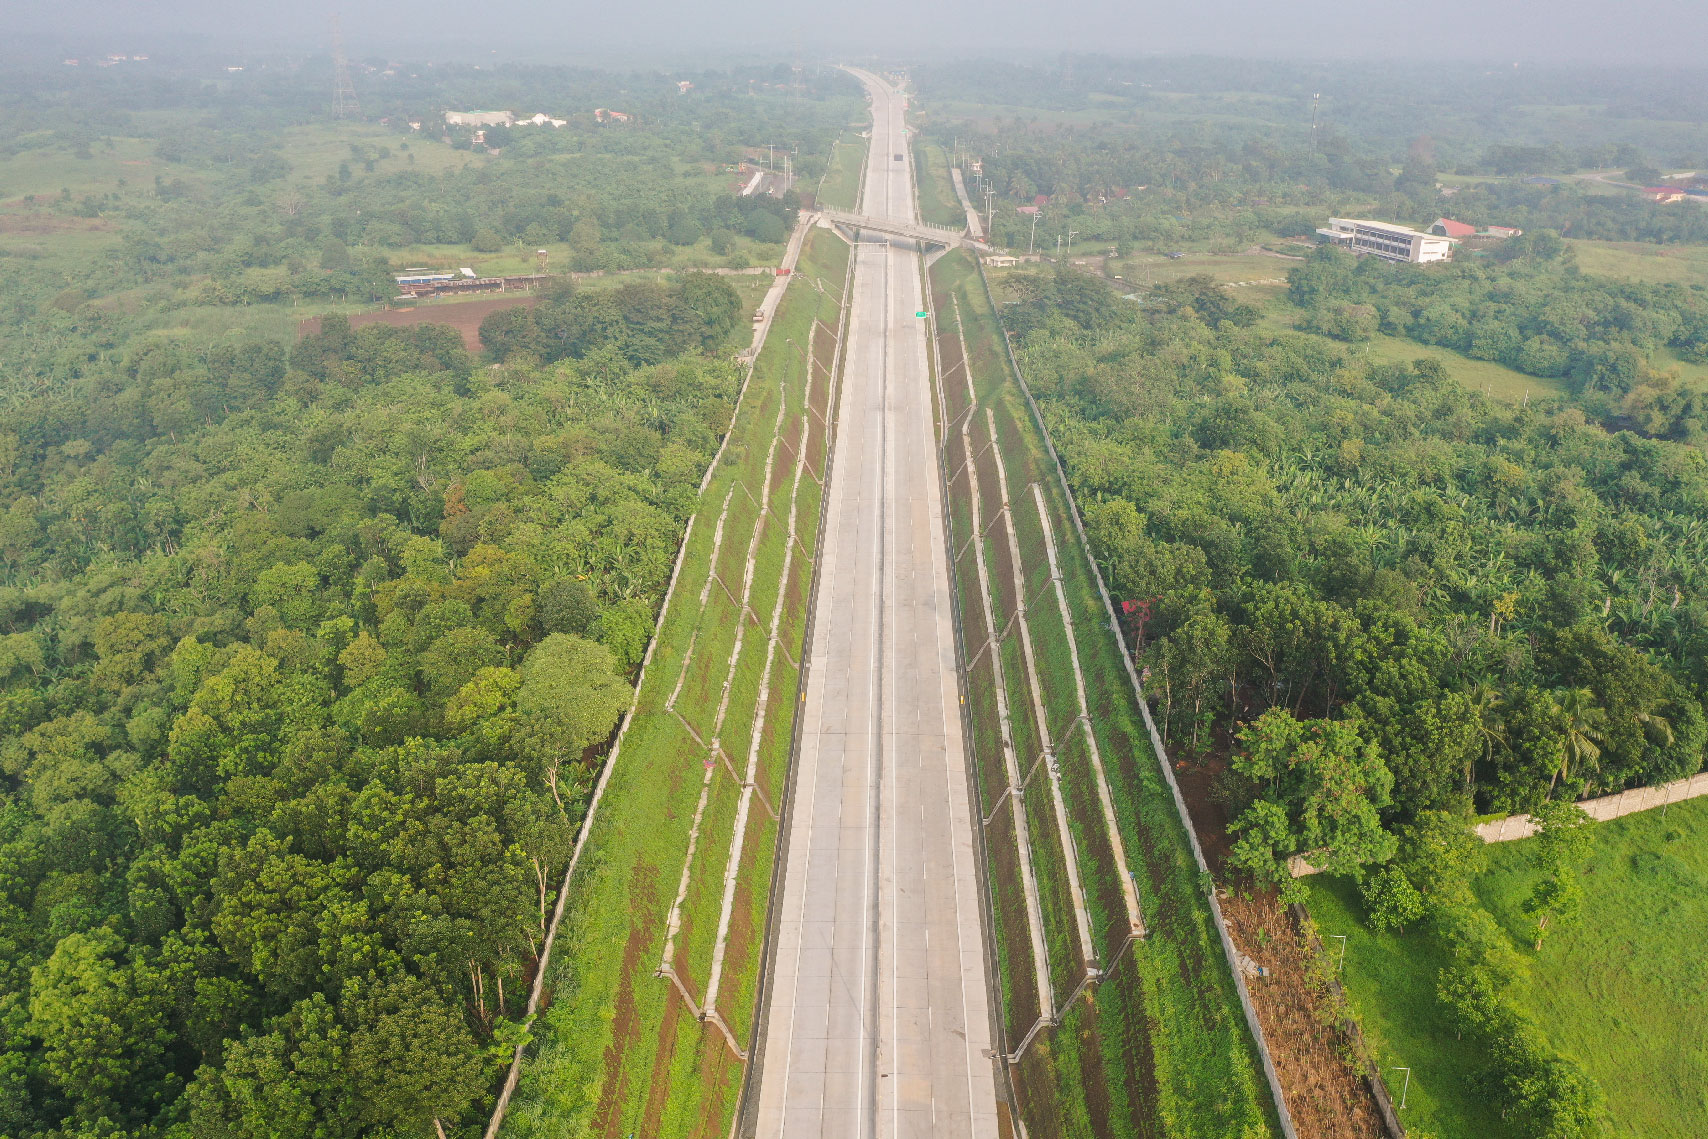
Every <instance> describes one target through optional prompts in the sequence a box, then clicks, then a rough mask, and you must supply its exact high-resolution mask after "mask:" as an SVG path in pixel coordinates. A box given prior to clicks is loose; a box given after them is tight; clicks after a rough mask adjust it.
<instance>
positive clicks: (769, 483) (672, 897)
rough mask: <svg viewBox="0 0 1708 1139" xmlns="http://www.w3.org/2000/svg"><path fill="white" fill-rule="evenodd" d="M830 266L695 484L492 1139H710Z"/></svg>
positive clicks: (757, 926)
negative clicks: (515, 1080) (543, 997)
mask: <svg viewBox="0 0 1708 1139" xmlns="http://www.w3.org/2000/svg"><path fill="white" fill-rule="evenodd" d="M848 266H849V259H848V248H847V246H846V244H845V243H843V242H842V241H841V239H840V238H838V237H836V236H835V235H834V234H833V233H830V232H829V231H815V232H814V234H813V235H812V236H811V237H809V239H808V244H807V246H806V249H805V250H804V251H803V254H802V257H801V262H800V267H799V276H798V279H797V281H796V284H795V285H793V286H791V288H790V289H789V291H788V292H787V293H786V294H785V296H784V299H783V302H782V306H781V308H780V309H779V311H778V314H777V316H776V318H775V323H774V324H773V326H772V329H771V332H770V335H769V337H768V339H767V342H766V347H765V350H764V352H763V353H761V355H760V357H759V359H758V360H757V361H756V363H755V366H754V371H753V374H752V376H751V377H750V378H749V380H748V383H747V386H746V388H745V389H744V391H743V394H742V400H741V403H740V405H739V407H738V409H737V413H736V418H735V422H734V424H733V426H732V427H731V434H730V438H729V440H728V442H727V445H726V447H725V449H724V451H723V452H722V460H721V461H720V463H719V464H718V465H717V466H715V467H714V468H713V469H712V470H711V471H710V472H709V473H708V476H707V482H706V485H705V486H704V487H703V489H702V491H701V498H700V503H701V506H700V511H699V513H698V514H697V515H696V517H695V519H694V521H693V523H691V525H690V527H689V530H688V534H687V537H686V539H685V546H684V549H683V551H682V557H681V562H680V566H679V569H678V575H677V578H676V580H675V582H674V584H673V587H672V590H671V593H670V595H669V597H668V598H667V599H666V601H665V608H664V612H663V614H662V616H661V618H660V623H659V627H658V632H657V634H656V637H655V640H654V644H653V647H652V654H651V656H650V658H649V663H648V665H647V667H646V669H645V671H644V673H643V678H642V682H641V687H640V691H639V693H638V695H637V699H636V706H635V709H634V712H633V714H632V715H631V717H630V719H629V722H628V725H627V727H626V729H625V731H624V735H623V738H622V740H621V743H620V745H619V752H618V753H617V754H618V757H619V760H620V761H619V760H614V761H613V765H612V767H611V769H610V771H609V773H608V783H607V786H606V790H605V797H604V804H603V811H602V813H601V814H600V816H599V817H598V820H597V821H596V823H595V824H594V825H593V829H592V831H591V832H590V833H589V836H588V840H587V851H586V855H587V857H586V860H585V862H584V863H583V868H582V869H581V870H580V871H579V872H578V876H577V878H576V880H575V881H574V883H573V884H572V887H571V889H572V894H571V897H570V901H569V906H568V909H567V910H566V912H565V914H564V918H563V922H562V925H561V927H560V930H559V935H558V936H559V938H560V945H559V948H558V951H557V954H556V955H555V956H554V957H553V958H552V961H551V964H550V966H549V967H548V973H547V976H546V988H547V992H548V994H549V996H550V998H551V999H550V1003H549V1004H548V1005H547V1006H546V1007H545V1008H544V1010H543V1011H542V1013H541V1014H540V1016H539V1018H538V1019H537V1022H536V1024H535V1025H534V1028H533V1032H534V1035H535V1038H536V1039H537V1040H538V1044H537V1045H536V1046H535V1047H534V1050H533V1052H532V1054H531V1055H530V1056H529V1057H528V1058H527V1061H526V1063H525V1065H524V1068H523V1077H522V1080H521V1083H520V1085H519V1087H518V1089H517V1094H516V1097H515V1099H514V1100H513V1101H512V1104H511V1106H510V1110H509V1113H508V1115H507V1116H506V1119H505V1124H504V1126H505V1129H506V1132H507V1133H508V1134H512V1135H519V1136H520V1135H527V1136H532V1135H546V1134H551V1135H557V1134H562V1133H564V1132H569V1133H574V1134H581V1133H588V1134H599V1135H628V1134H630V1133H635V1134H644V1135H648V1136H678V1135H681V1136H689V1135H706V1136H714V1135H715V1136H722V1135H725V1134H727V1133H728V1130H729V1124H730V1120H731V1118H732V1117H733V1114H734V1111H735V1109H736V1106H737V1100H738V1098H739V1095H740V1088H741V1084H742V1081H743V1078H744V1076H745V1068H746V1062H747V1056H748V1054H749V1052H750V1050H751V1045H752V1042H753V1029H754V1003H755V994H756V987H757V974H758V970H759V964H760V958H761V956H762V944H761V943H762V940H763V931H764V929H765V926H766V918H767V912H768V910H767V908H768V905H769V901H770V885H771V878H772V870H773V862H774V855H775V851H776V846H777V837H778V836H777V829H778V816H779V812H780V811H781V808H782V801H783V797H784V793H785V789H786V782H787V772H788V761H789V750H790V747H791V745H792V741H793V715H794V707H795V703H796V701H797V700H798V698H799V697H798V680H799V662H800V659H801V653H802V646H803V641H804V637H805V630H806V620H807V598H808V594H809V592H810V589H811V578H812V569H813V556H814V550H815V548H816V540H817V531H818V520H819V502H820V498H821V491H822V487H821V485H820V480H821V479H822V472H823V471H824V469H825V454H826V451H827V449H828V447H829V444H830V435H829V432H828V424H826V423H825V422H824V421H823V418H822V410H821V409H822V408H825V407H828V406H830V405H831V402H832V397H833V394H834V393H833V390H832V389H833V387H834V380H835V369H836V363H837V358H838V355H839V351H840V343H839V339H838V338H839V335H840V329H841V313H842V306H841V303H840V300H839V293H840V290H839V289H838V288H837V286H838V284H839V283H842V282H845V281H846V278H847V272H848ZM821 281H822V282H825V286H823V287H820V286H819V285H818V284H817V282H821ZM826 356H828V359H827V358H826ZM815 405H816V406H815Z"/></svg>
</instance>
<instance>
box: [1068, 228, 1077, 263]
mask: <svg viewBox="0 0 1708 1139" xmlns="http://www.w3.org/2000/svg"><path fill="white" fill-rule="evenodd" d="M1078 236H1079V230H1077V229H1070V230H1068V250H1067V252H1068V256H1069V257H1072V256H1073V239H1074V238H1076V237H1078Z"/></svg>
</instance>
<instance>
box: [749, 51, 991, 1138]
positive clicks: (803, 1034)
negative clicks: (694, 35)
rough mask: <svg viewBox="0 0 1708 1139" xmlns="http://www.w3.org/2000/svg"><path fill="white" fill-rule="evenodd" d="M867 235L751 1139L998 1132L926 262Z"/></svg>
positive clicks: (887, 154)
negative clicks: (923, 274)
mask: <svg viewBox="0 0 1708 1139" xmlns="http://www.w3.org/2000/svg"><path fill="white" fill-rule="evenodd" d="M856 74H857V75H858V76H859V77H860V79H861V81H862V82H863V83H865V84H866V86H867V90H868V93H869V94H870V95H871V96H872V102H873V119H874V121H873V131H872V145H871V149H870V153H869V156H868V166H867V173H866V181H865V188H864V191H863V198H862V202H861V212H862V213H864V214H867V215H869V216H876V217H891V218H897V219H901V220H917V211H916V208H915V204H914V196H913V176H912V157H911V155H912V152H911V150H910V148H909V147H908V145H907V139H906V138H905V136H904V134H903V122H902V117H903V112H904V109H905V104H904V101H903V99H902V98H901V97H900V96H899V95H898V94H897V93H896V92H894V91H892V90H891V89H890V88H889V87H888V86H886V85H885V84H884V83H883V82H882V81H881V80H879V79H877V78H876V77H875V76H871V75H868V74H865V73H856ZM898 154H900V155H902V156H903V158H902V159H901V160H900V161H898V160H897V159H896V157H895V156H896V155H898ZM868 240H869V241H870V242H871V243H866V242H862V243H861V244H860V245H858V246H857V247H856V250H855V256H856V259H855V272H854V282H853V285H852V288H853V289H854V297H853V304H852V306H851V309H850V314H849V342H848V349H847V357H846V366H845V371H844V378H843V387H842V396H841V400H840V403H839V406H838V411H837V415H838V423H839V426H838V436H837V442H836V453H835V459H834V462H833V466H832V470H831V487H830V496H829V499H828V502H827V505H826V511H827V514H826V530H825V547H824V550H823V553H822V556H821V559H820V562H819V564H818V568H817V572H818V574H819V575H820V582H819V593H818V601H817V611H816V615H815V618H814V633H813V644H812V647H811V655H810V660H811V666H810V673H809V678H808V683H807V687H806V691H805V693H804V696H805V700H806V707H805V709H804V712H803V718H802V737H801V742H800V754H799V766H798V768H797V770H796V773H795V778H796V780H797V784H796V788H797V789H796V792H795V796H796V799H795V805H794V811H793V815H792V817H791V819H790V831H789V848H788V862H787V865H786V867H785V869H784V880H783V896H782V902H781V906H782V910H781V914H780V916H779V926H778V941H777V946H776V956H775V962H774V972H773V974H772V979H771V986H772V988H771V999H770V1005H769V1016H768V1019H767V1021H766V1024H765V1044H764V1051H763V1053H762V1057H763V1059H762V1067H761V1070H760V1072H759V1091H758V1095H759V1104H758V1111H757V1115H756V1119H757V1133H758V1134H759V1135H760V1136H765V1137H772V1136H787V1137H788V1139H796V1137H799V1136H834V1137H836V1139H868V1137H872V1139H878V1137H883V1139H888V1137H891V1136H897V1137H900V1136H906V1137H915V1136H917V1137H920V1139H925V1137H928V1136H929V1137H940V1136H975V1137H978V1139H985V1137H990V1139H995V1136H996V1135H997V1122H996V1081H995V1066H994V1063H993V1061H992V1058H991V1056H990V1054H989V1053H990V1048H991V1027H990V1024H991V1017H990V1009H989V1000H988V990H987V988H986V976H985V955H984V949H983V944H982V937H983V931H982V928H981V924H980V920H979V903H978V894H977V891H978V877H977V867H976V865H975V858H976V848H975V846H974V843H973V826H974V820H973V819H972V817H971V808H970V806H969V796H968V786H967V777H966V759H965V753H964V750H963V741H962V733H961V719H960V707H959V701H960V698H959V695H958V687H957V684H956V671H955V647H954V629H953V626H952V623H951V621H952V618H951V609H950V606H951V605H952V604H953V599H952V597H951V594H950V590H949V578H948V568H947V558H946V553H945V550H944V538H943V525H942V510H943V503H942V500H941V494H940V484H939V482H938V471H937V451H936V446H935V442H934V426H933V415H932V405H933V400H932V394H931V389H930V379H929V371H928V367H927V329H926V324H927V322H926V321H924V320H922V319H920V318H919V317H918V316H916V315H915V314H916V313H917V312H919V311H921V310H923V308H924V301H923V297H922V295H921V287H920V258H919V254H918V252H917V251H915V250H913V249H912V248H910V247H907V246H905V245H900V244H896V245H891V244H889V243H888V242H887V241H885V239H883V238H879V237H876V236H870V235H869V236H868Z"/></svg>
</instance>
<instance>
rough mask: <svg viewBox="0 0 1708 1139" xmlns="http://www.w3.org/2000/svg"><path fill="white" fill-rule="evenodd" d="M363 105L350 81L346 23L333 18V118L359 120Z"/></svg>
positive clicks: (335, 17)
mask: <svg viewBox="0 0 1708 1139" xmlns="http://www.w3.org/2000/svg"><path fill="white" fill-rule="evenodd" d="M361 114H362V105H361V104H360V103H359V102H357V101H356V85H355V84H354V83H352V82H351V81H350V61H349V60H348V59H345V58H344V22H343V20H342V19H341V18H339V17H338V16H337V15H334V16H333V17H332V116H333V117H334V118H338V119H348V118H359V117H361Z"/></svg>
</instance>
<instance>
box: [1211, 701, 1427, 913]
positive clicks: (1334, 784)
mask: <svg viewBox="0 0 1708 1139" xmlns="http://www.w3.org/2000/svg"><path fill="white" fill-rule="evenodd" d="M1238 739H1239V744H1240V751H1239V752H1238V753H1237V754H1236V755H1235V757H1234V760H1233V767H1234V770H1236V771H1238V772H1240V773H1241V774H1242V775H1245V776H1246V777H1247V778H1248V779H1251V780H1252V781H1253V782H1254V783H1256V784H1258V785H1260V786H1261V787H1263V788H1264V794H1263V797H1262V798H1261V799H1259V800H1258V802H1259V803H1267V804H1268V806H1265V807H1263V808H1261V809H1260V808H1259V807H1258V804H1257V803H1254V804H1252V806H1251V807H1250V808H1248V809H1247V812H1246V815H1250V814H1251V813H1252V812H1253V811H1259V814H1258V815H1256V816H1253V818H1252V819H1251V820H1249V821H1248V820H1247V818H1246V815H1242V816H1241V817H1240V819H1239V820H1236V823H1235V826H1236V827H1237V828H1238V829H1239V830H1240V831H1241V832H1242V833H1244V832H1246V831H1248V830H1250V831H1252V832H1254V833H1259V834H1261V835H1262V836H1263V840H1262V841H1263V842H1264V843H1265V844H1268V845H1269V846H1270V849H1271V851H1272V852H1273V854H1274V855H1275V857H1276V858H1278V859H1282V860H1284V859H1285V857H1286V856H1288V855H1293V854H1309V856H1310V859H1311V861H1312V863H1313V864H1315V865H1316V866H1317V867H1318V868H1319V869H1322V870H1326V871H1328V872H1330V873H1333V874H1344V875H1348V876H1351V877H1357V876H1358V875H1359V874H1360V872H1361V867H1363V866H1364V865H1365V864H1366V863H1370V862H1385V861H1387V860H1388V859H1389V858H1391V857H1392V856H1393V853H1394V849H1395V839H1394V836H1393V835H1391V834H1389V833H1388V832H1387V831H1385V830H1383V829H1382V823H1381V817H1380V814H1379V812H1380V809H1381V808H1382V807H1385V806H1387V805H1388V797H1389V793H1390V791H1391V790H1392V788H1393V776H1392V775H1391V774H1389V772H1388V769H1387V767H1386V766H1384V765H1383V763H1382V759H1381V753H1380V749H1379V748H1378V747H1377V746H1376V745H1375V744H1374V743H1371V742H1369V741H1367V740H1364V739H1362V738H1360V736H1359V734H1358V731H1357V728H1356V727H1355V726H1354V725H1353V724H1351V723H1348V722H1346V721H1343V720H1309V721H1304V722H1301V721H1299V720H1296V719H1294V718H1293V716H1292V715H1291V714H1290V713H1288V712H1286V711H1285V710H1283V709H1279V708H1271V709H1270V710H1269V711H1267V712H1265V713H1264V714H1263V715H1262V716H1261V717H1259V718H1258V720H1257V721H1256V722H1255V723H1254V724H1251V725H1248V726H1247V727H1245V728H1243V729H1241V730H1240V733H1239V737H1238ZM1283 839H1284V845H1276V844H1277V843H1281V842H1282V840H1283ZM1249 853H1250V858H1248V859H1247V863H1244V864H1243V865H1246V868H1248V869H1249V868H1250V866H1249V861H1250V859H1254V858H1255V857H1256V850H1255V849H1253V850H1252V851H1250V852H1249ZM1272 877H1273V878H1274V879H1275V880H1279V879H1280V874H1279V873H1274V872H1272Z"/></svg>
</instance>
